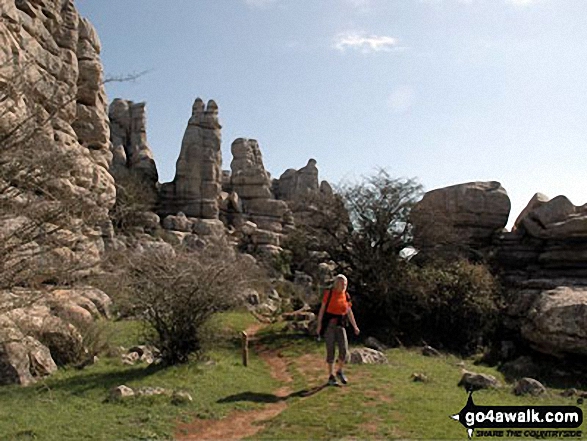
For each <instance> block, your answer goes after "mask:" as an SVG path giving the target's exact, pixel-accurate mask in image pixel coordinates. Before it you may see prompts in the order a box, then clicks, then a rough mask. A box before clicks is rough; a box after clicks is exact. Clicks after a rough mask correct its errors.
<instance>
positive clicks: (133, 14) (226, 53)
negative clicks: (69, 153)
mask: <svg viewBox="0 0 587 441" xmlns="http://www.w3.org/2000/svg"><path fill="white" fill-rule="evenodd" d="M76 3H77V6H78V8H79V10H80V11H81V13H82V15H84V16H86V17H88V18H89V19H90V20H91V21H92V23H93V24H94V25H95V27H96V28H97V30H98V33H99V35H100V38H101V40H102V46H103V49H102V60H103V62H104V65H105V71H106V74H107V75H109V76H116V75H124V74H129V73H133V72H141V71H145V70H148V71H149V73H148V74H146V75H144V76H143V77H141V78H140V79H139V80H137V81H136V82H132V83H110V84H108V87H107V91H108V97H109V99H110V100H112V99H114V98H116V97H121V98H125V99H131V100H133V101H146V102H147V117H148V120H147V124H148V127H147V130H148V139H149V144H150V146H151V148H152V149H153V152H154V154H155V159H156V161H157V165H158V168H159V174H160V180H161V181H162V182H164V181H169V180H171V179H173V176H174V173H175V161H176V160H177V157H178V155H179V150H180V145H181V139H182V136H183V132H184V130H185V127H186V124H187V120H188V118H189V116H190V113H191V105H192V103H193V101H194V99H195V98H196V97H198V96H200V97H202V98H203V99H204V100H208V99H214V100H215V101H216V102H217V103H218V105H219V108H220V120H221V123H222V124H223V131H222V136H223V159H224V164H223V168H225V169H229V168H230V160H231V155H230V144H231V143H232V141H233V140H234V139H236V138H238V137H248V138H255V139H257V140H258V141H259V144H260V146H261V149H262V152H263V157H264V162H265V166H266V168H267V169H268V171H270V172H271V174H272V175H273V176H279V175H280V174H281V173H283V171H285V170H286V169H287V168H300V167H302V166H304V165H305V164H306V162H307V160H308V159H309V158H315V159H316V160H317V161H318V168H319V170H320V177H321V178H322V179H327V180H329V181H330V182H332V183H334V184H336V183H338V182H340V181H341V180H355V179H359V178H360V177H361V176H362V175H369V174H372V173H373V172H374V171H375V170H376V169H377V168H378V167H383V168H386V169H387V170H388V171H389V172H390V173H391V174H392V175H395V176H398V177H417V178H418V179H419V181H420V182H421V183H422V184H423V185H424V186H425V188H426V189H427V190H431V189H434V188H438V187H442V186H446V185H452V184H457V183H462V182H469V181H475V180H493V181H500V182H501V183H502V185H503V186H504V187H505V189H506V190H507V192H508V194H509V196H510V198H511V200H512V214H511V215H510V224H511V223H512V222H513V220H514V219H515V217H516V216H517V215H518V213H519V212H520V211H521V210H522V208H523V207H524V206H525V205H526V203H527V202H528V201H529V200H530V198H531V197H532V195H533V194H534V193H536V192H542V193H545V194H546V195H548V196H550V197H554V196H557V195H559V194H564V195H566V196H568V197H569V198H570V199H571V201H573V203H575V204H576V205H582V204H584V203H586V202H587V194H586V189H587V167H586V165H587V160H586V159H585V157H586V155H585V152H586V150H587V149H586V146H587V145H586V144H587V26H585V17H587V1H585V0H167V1H165V2H163V1H161V0H99V1H96V0H77V2H76Z"/></svg>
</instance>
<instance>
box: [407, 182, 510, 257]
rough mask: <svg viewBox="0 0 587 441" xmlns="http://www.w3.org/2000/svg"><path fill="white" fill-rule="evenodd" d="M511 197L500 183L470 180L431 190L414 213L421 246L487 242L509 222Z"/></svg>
mask: <svg viewBox="0 0 587 441" xmlns="http://www.w3.org/2000/svg"><path fill="white" fill-rule="evenodd" d="M510 208H511V203H510V199H509V197H508V195H507V192H506V191H505V189H504V188H503V187H502V186H501V184H500V183H499V182H470V183H467V184H459V185H453V186H450V187H445V188H440V189H437V190H432V191H429V192H427V193H426V194H425V195H424V197H423V198H422V200H421V201H420V202H418V204H416V206H415V207H414V208H413V210H412V213H411V220H412V223H413V224H414V243H415V244H416V247H417V248H422V249H425V248H430V247H433V246H435V245H438V244H443V245H446V244H458V243H470V244H487V243H490V242H491V238H492V236H493V234H494V233H495V232H496V231H499V230H500V229H503V228H504V227H505V225H506V223H507V220H508V216H509V212H510Z"/></svg>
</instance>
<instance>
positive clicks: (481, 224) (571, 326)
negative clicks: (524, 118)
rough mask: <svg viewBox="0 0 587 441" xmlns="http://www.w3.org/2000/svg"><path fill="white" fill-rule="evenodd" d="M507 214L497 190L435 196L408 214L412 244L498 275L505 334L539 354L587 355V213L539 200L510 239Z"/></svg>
mask: <svg viewBox="0 0 587 441" xmlns="http://www.w3.org/2000/svg"><path fill="white" fill-rule="evenodd" d="M508 211H509V201H508V200H507V195H506V193H505V190H503V188H502V187H501V186H500V185H499V184H497V183H475V184H462V185H459V186H454V187H448V188H447V189H440V190H434V191H432V192H429V193H427V194H426V195H425V196H424V198H423V199H422V201H421V202H420V203H419V204H418V205H417V206H416V207H415V208H414V210H413V213H412V221H413V222H414V228H415V242H416V244H417V245H419V246H421V247H422V249H426V248H434V247H438V246H442V245H446V244H447V243H448V244H451V243H453V244H454V243H459V244H463V245H466V247H468V248H470V249H474V250H476V252H478V253H479V254H480V255H483V256H484V257H485V258H486V260H487V261H489V262H491V264H492V265H493V267H494V269H496V270H498V271H499V272H500V274H501V276H502V280H503V282H504V284H505V289H506V292H507V296H506V300H507V308H506V314H505V315H504V316H503V320H504V324H505V325H506V327H507V328H508V329H509V330H510V331H512V332H514V333H515V335H518V336H519V337H520V338H521V339H522V340H523V341H525V342H526V343H527V344H529V345H530V346H531V347H532V348H533V349H535V350H537V351H539V352H542V353H546V354H551V355H552V354H554V355H558V356H560V355H565V354H579V355H587V328H586V327H585V326H584V325H583V324H584V323H587V315H586V314H587V206H582V207H581V206H575V205H573V204H572V203H571V201H569V199H568V198H566V197H564V196H558V197H555V198H553V199H548V198H547V197H546V196H544V195H543V194H540V193H537V194H536V195H534V196H533V197H532V199H531V200H530V201H529V203H528V205H527V206H526V208H524V210H523V211H522V213H521V214H520V215H519V216H518V218H517V220H516V223H515V226H514V230H513V231H512V232H506V231H503V230H501V229H502V228H503V226H504V225H505V223H506V222H507V213H508ZM447 225H448V226H447Z"/></svg>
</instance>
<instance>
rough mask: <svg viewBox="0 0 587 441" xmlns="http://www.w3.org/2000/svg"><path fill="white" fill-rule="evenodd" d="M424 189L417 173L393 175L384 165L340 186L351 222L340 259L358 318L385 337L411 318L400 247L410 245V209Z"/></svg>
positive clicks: (411, 312)
mask: <svg viewBox="0 0 587 441" xmlns="http://www.w3.org/2000/svg"><path fill="white" fill-rule="evenodd" d="M421 194H422V186H421V185H420V184H418V183H417V182H416V181H415V180H414V179H397V178H392V177H390V175H389V174H388V173H387V172H386V171H385V170H379V171H378V172H377V173H376V174H375V175H374V176H371V177H369V178H367V179H365V180H364V181H363V182H361V183H358V184H355V185H347V186H346V187H343V189H342V191H341V195H342V198H343V200H344V202H345V206H346V208H347V210H348V213H349V218H350V221H351V225H352V228H351V231H350V234H349V236H348V242H347V244H346V245H345V246H344V247H343V248H342V250H341V251H342V252H341V254H340V261H339V264H340V266H341V269H342V271H343V272H345V273H346V274H347V276H348V277H349V286H350V290H351V294H353V297H354V299H355V305H356V306H355V310H356V315H357V316H358V319H359V320H360V321H361V322H362V323H363V327H365V328H369V327H372V328H373V329H374V330H376V331H378V334H379V335H380V336H382V337H384V336H385V334H389V331H391V332H392V333H393V332H396V331H398V330H400V329H402V327H403V326H404V325H405V323H407V322H410V321H411V320H413V304H414V299H413V298H412V297H411V296H410V295H409V293H406V292H405V291H402V290H401V289H399V287H400V285H401V283H400V281H401V275H402V267H401V266H402V264H403V260H402V259H401V258H400V256H399V253H400V251H401V250H402V249H404V248H405V247H407V246H409V245H411V240H412V235H411V225H410V223H409V213H410V210H411V208H412V207H413V206H414V204H415V203H416V202H417V200H418V199H419V198H420V197H421ZM382 334H383V335H382Z"/></svg>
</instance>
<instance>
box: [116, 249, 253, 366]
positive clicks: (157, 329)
mask: <svg viewBox="0 0 587 441" xmlns="http://www.w3.org/2000/svg"><path fill="white" fill-rule="evenodd" d="M116 260H117V264H116V265H117V266H118V270H119V271H120V273H119V274H120V277H119V278H118V288H117V289H118V290H119V291H123V292H125V293H126V300H125V301H126V302H127V303H128V306H127V307H129V308H130V309H132V311H133V313H134V315H135V316H136V317H138V318H140V319H142V320H144V321H145V322H146V323H147V324H148V325H149V328H150V329H152V331H153V332H152V333H151V335H148V337H149V339H150V341H151V343H153V344H154V345H155V346H156V347H157V348H159V350H160V351H161V354H162V357H163V359H164V361H165V362H166V363H168V364H176V363H182V362H185V361H187V359H188V357H189V355H190V354H192V353H196V354H197V353H199V352H201V351H202V349H203V347H202V343H203V339H204V335H203V333H202V331H203V326H204V325H205V324H206V322H207V321H208V319H209V318H210V317H211V316H212V315H213V314H214V313H216V312H220V311H225V310H228V309H231V308H233V307H235V306H237V305H239V304H243V303H244V295H245V291H246V288H250V287H254V286H255V285H256V284H258V283H259V282H260V281H261V280H262V279H263V278H264V277H265V275H264V274H263V273H262V272H261V270H260V269H259V267H258V266H257V265H256V264H255V263H254V261H252V260H250V259H249V258H246V257H244V256H242V255H241V254H239V253H236V252H235V251H234V249H233V248H232V247H230V246H228V245H227V244H224V243H222V242H221V241H212V242H211V243H209V244H208V245H207V246H206V247H205V248H204V249H203V250H201V251H199V252H197V253H194V252H187V251H184V250H181V249H177V250H176V251H175V253H174V254H173V255H172V254H169V253H168V252H164V253H158V252H156V251H155V252H154V251H149V252H125V253H124V254H123V255H121V256H118V258H117V259H116ZM106 290H107V291H108V288H106ZM113 297H116V296H113ZM115 301H116V298H115Z"/></svg>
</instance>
